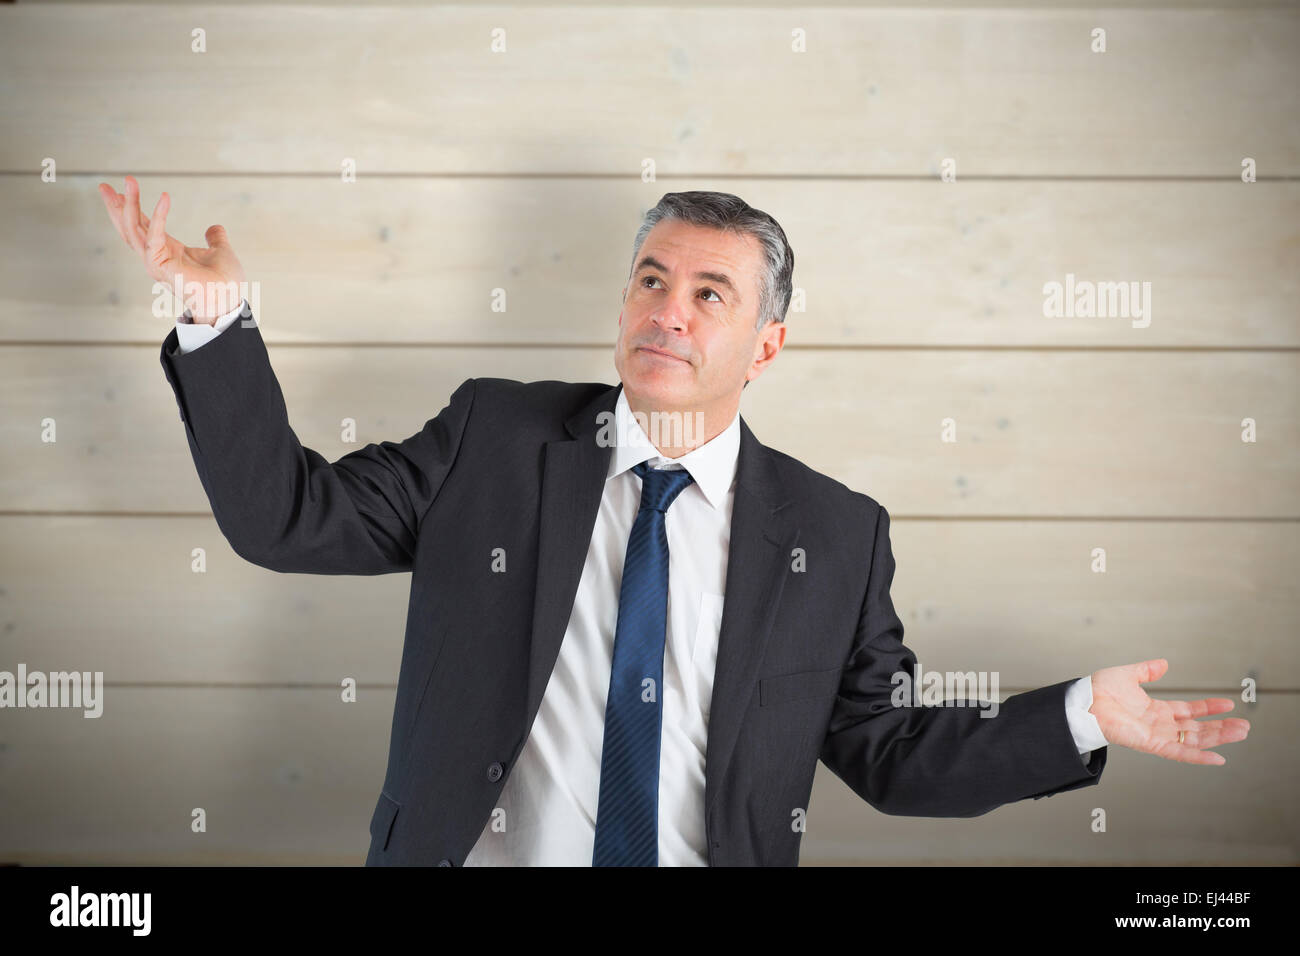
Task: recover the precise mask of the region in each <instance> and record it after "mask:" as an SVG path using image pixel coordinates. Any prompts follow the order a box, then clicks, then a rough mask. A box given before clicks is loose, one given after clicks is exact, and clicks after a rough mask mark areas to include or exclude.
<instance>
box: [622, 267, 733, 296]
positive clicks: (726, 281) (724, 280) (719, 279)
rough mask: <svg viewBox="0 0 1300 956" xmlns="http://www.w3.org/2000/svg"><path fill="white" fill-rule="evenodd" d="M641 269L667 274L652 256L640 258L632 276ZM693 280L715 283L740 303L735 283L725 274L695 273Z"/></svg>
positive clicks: (664, 268)
mask: <svg viewBox="0 0 1300 956" xmlns="http://www.w3.org/2000/svg"><path fill="white" fill-rule="evenodd" d="M643 269H658V270H659V271H660V272H664V273H666V272H668V267H667V266H666V265H664V264H663V263H662V262H660V261H659V260H658V259H656V258H655V257H654V256H642V258H641V261H640V262H638V263H637V264H636V269H635V270H634V271H633V273H632V274H633V275H635V274H636V273H637V272H640V271H642V270H643ZM695 278H697V279H704V280H706V281H708V282H716V283H717V284H718V285H723V286H726V287H727V288H728V289H730V290H731V294H732V295H734V296H735V297H736V301H737V302H739V301H740V290H739V289H737V288H736V286H735V283H733V282H732V281H731V279H730V278H728V276H727V275H726V273H723V272H697V273H695Z"/></svg>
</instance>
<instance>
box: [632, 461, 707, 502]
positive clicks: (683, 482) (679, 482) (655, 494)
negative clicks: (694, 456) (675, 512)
mask: <svg viewBox="0 0 1300 956" xmlns="http://www.w3.org/2000/svg"><path fill="white" fill-rule="evenodd" d="M632 470H633V471H635V472H636V473H637V475H638V476H639V477H640V479H641V510H642V511H645V510H647V509H649V510H651V511H662V512H664V513H665V514H666V513H667V512H668V506H669V505H671V504H672V503H673V500H674V499H676V497H677V496H678V495H680V494H681V493H682V492H683V491H684V490H685V489H686V486H687V485H689V484H690V483H691V482H692V481H694V480H695V479H694V478H693V477H691V473H690V472H689V471H687V470H686V469H685V468H651V467H650V463H649V462H648V461H643V462H641V464H639V465H635V466H634V467H633V468H632Z"/></svg>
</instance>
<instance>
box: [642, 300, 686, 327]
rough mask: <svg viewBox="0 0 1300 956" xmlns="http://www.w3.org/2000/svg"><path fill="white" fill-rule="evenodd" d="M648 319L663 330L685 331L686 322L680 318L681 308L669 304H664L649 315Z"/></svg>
mask: <svg viewBox="0 0 1300 956" xmlns="http://www.w3.org/2000/svg"><path fill="white" fill-rule="evenodd" d="M650 321H651V322H653V323H654V324H655V325H657V326H658V327H659V328H660V330H661V331H664V332H685V331H686V322H685V320H684V319H683V318H682V313H681V310H680V309H678V308H677V307H675V306H673V305H671V304H670V305H666V306H664V307H663V308H662V309H660V310H659V311H658V312H656V313H655V314H654V315H652V316H650Z"/></svg>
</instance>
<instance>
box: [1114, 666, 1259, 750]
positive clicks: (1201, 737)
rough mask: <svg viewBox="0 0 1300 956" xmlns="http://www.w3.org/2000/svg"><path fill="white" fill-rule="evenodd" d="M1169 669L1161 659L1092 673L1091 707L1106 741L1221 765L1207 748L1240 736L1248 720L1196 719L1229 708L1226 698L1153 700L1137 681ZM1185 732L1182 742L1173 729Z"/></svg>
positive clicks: (1160, 674) (1219, 712)
mask: <svg viewBox="0 0 1300 956" xmlns="http://www.w3.org/2000/svg"><path fill="white" fill-rule="evenodd" d="M1168 669H1169V662H1168V661H1167V660H1165V659H1164V658H1160V659H1157V660H1153V661H1143V662H1142V663H1140V664H1125V665H1124V666H1123V667H1107V668H1105V669H1103V670H1099V671H1094V672H1093V675H1092V707H1091V708H1090V713H1091V714H1092V715H1093V716H1094V717H1096V718H1097V724H1098V725H1099V726H1100V727H1101V732H1102V733H1103V734H1104V735H1105V736H1106V742H1107V743H1112V744H1118V745H1119V746H1121V747H1129V748H1131V749H1133V750H1140V751H1142V752H1143V753H1148V754H1155V755H1156V756H1157V757H1164V758H1166V759H1168V760H1179V761H1182V762H1183V763H1207V764H1223V763H1226V762H1227V761H1225V760H1224V759H1223V757H1222V756H1220V755H1219V754H1216V753H1210V752H1209V749H1208V748H1210V747H1217V746H1219V744H1228V743H1232V742H1233V741H1235V740H1245V739H1246V734H1248V733H1249V732H1250V722H1249V721H1247V720H1243V719H1242V718H1240V717H1229V718H1227V719H1226V720H1207V721H1203V722H1202V721H1198V720H1196V719H1195V718H1197V717H1205V716H1207V715H1209V714H1222V713H1224V712H1226V711H1229V710H1232V701H1231V700H1229V699H1228V698H1226V697H1206V698H1204V699H1202V700H1152V699H1151V698H1150V697H1148V696H1147V693H1146V691H1144V690H1143V689H1142V686H1141V685H1142V684H1144V683H1147V682H1148V681H1153V680H1159V679H1160V678H1161V677H1163V676H1164V673H1165V671H1167V670H1168ZM1180 730H1181V731H1186V734H1185V735H1184V738H1183V742H1182V743H1179V742H1178V732H1179V731H1180Z"/></svg>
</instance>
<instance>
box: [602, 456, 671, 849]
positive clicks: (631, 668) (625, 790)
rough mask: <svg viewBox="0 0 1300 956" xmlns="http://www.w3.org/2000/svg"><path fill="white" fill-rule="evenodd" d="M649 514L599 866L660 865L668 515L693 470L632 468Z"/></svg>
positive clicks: (629, 600) (615, 683)
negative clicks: (666, 514) (660, 746)
mask: <svg viewBox="0 0 1300 956" xmlns="http://www.w3.org/2000/svg"><path fill="white" fill-rule="evenodd" d="M632 470H633V471H635V472H636V473H637V475H638V476H639V477H640V478H641V510H640V511H639V512H637V516H636V521H635V522H633V524H632V533H631V534H630V535H629V536H628V539H627V559H626V560H625V561H624V563H623V583H622V585H621V587H620V591H619V597H618V624H617V627H616V629H615V631H614V663H613V667H612V668H611V670H610V674H609V697H608V698H607V699H606V701H605V739H604V744H603V747H602V750H601V757H600V799H599V803H597V805H596V844H595V849H594V850H593V852H592V858H591V865H592V866H658V864H659V743H660V736H661V731H662V727H663V677H664V634H665V630H666V627H667V622H668V535H667V532H666V531H665V530H664V515H665V513H666V512H667V511H668V506H669V505H671V504H672V503H673V500H674V499H675V498H676V497H677V496H678V495H679V494H681V493H682V491H683V490H685V488H686V486H687V485H689V484H690V483H691V481H692V480H693V479H692V478H691V474H690V472H688V471H687V470H686V469H685V468H662V469H659V468H651V467H650V465H649V463H648V462H642V463H641V464H639V465H637V466H636V467H635V468H633V469H632Z"/></svg>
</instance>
